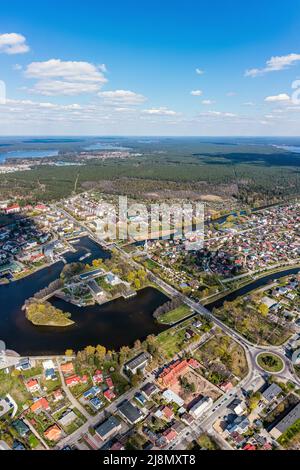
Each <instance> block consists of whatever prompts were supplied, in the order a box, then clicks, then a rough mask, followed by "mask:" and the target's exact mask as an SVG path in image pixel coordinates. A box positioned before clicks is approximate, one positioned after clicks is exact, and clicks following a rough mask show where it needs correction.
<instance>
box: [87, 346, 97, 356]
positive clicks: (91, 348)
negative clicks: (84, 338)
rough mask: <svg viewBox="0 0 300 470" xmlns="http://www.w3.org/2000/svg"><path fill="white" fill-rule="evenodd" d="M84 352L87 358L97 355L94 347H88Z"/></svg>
mask: <svg viewBox="0 0 300 470" xmlns="http://www.w3.org/2000/svg"><path fill="white" fill-rule="evenodd" d="M84 350H85V352H86V355H87V356H93V355H94V354H95V351H96V348H95V347H94V346H86V347H85V348H84Z"/></svg>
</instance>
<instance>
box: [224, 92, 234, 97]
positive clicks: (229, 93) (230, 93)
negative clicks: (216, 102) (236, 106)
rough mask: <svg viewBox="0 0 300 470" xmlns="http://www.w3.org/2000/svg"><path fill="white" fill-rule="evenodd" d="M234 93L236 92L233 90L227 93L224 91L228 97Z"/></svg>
mask: <svg viewBox="0 0 300 470" xmlns="http://www.w3.org/2000/svg"><path fill="white" fill-rule="evenodd" d="M236 95H237V93H236V92H235V91H229V92H228V93H226V96H229V97H231V96H236Z"/></svg>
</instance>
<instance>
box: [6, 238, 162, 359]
mask: <svg viewBox="0 0 300 470" xmlns="http://www.w3.org/2000/svg"><path fill="white" fill-rule="evenodd" d="M74 248H76V250H77V251H76V253H68V254H66V255H65V258H66V260H67V262H73V261H77V260H78V259H79V258H80V257H81V256H82V255H83V254H86V253H87V252H91V256H90V257H88V258H86V259H85V263H90V262H91V261H92V259H95V258H106V257H108V256H109V253H108V252H106V251H105V250H103V249H102V248H101V247H100V246H99V245H98V244H96V243H95V242H93V241H92V240H91V239H90V238H88V237H83V238H81V239H80V240H79V242H78V244H75V245H74ZM63 266H64V265H63V263H62V262H58V263H55V264H53V265H52V266H49V267H47V268H43V269H41V270H40V271H37V272H36V273H34V274H32V275H30V276H28V277H26V278H23V279H20V280H19V281H15V282H11V283H10V284H7V285H2V286H0V339H2V340H3V341H5V343H6V346H7V348H8V349H13V350H15V351H17V352H18V353H19V354H21V355H46V354H62V353H64V351H65V350H66V349H68V348H72V349H75V350H79V349H82V348H84V347H85V346H87V345H89V344H91V345H97V344H102V345H104V346H106V347H107V348H109V349H118V348H120V347H121V346H123V345H131V344H133V342H134V341H135V340H136V339H143V338H145V337H146V336H148V335H149V334H158V333H159V332H160V331H163V330H164V329H165V327H163V326H161V325H159V324H157V323H156V322H155V321H154V319H153V316H152V314H153V312H154V310H155V309H156V308H157V307H159V306H160V305H162V304H163V303H164V302H166V301H167V300H168V297H166V296H165V295H164V294H163V293H161V292H160V291H158V290H156V289H154V288H151V287H148V288H146V289H143V290H141V291H139V292H138V294H137V296H136V297H133V298H131V299H128V300H124V299H117V300H114V301H112V302H109V303H107V304H105V305H102V306H99V305H95V306H90V307H83V308H79V307H76V306H74V305H72V304H66V303H65V302H64V301H62V300H60V299H56V298H53V300H52V303H53V304H54V305H56V306H58V307H59V308H62V309H63V310H64V311H69V312H71V313H72V319H73V320H74V321H75V322H76V324H75V325H72V326H70V327H67V328H56V327H40V326H39V327H38V326H34V325H32V323H30V322H29V321H28V320H27V319H26V317H25V315H24V312H22V310H21V308H22V305H23V304H24V302H25V300H26V299H27V298H29V297H32V296H33V294H34V293H35V292H37V291H39V290H41V289H42V288H44V287H46V286H47V285H48V284H49V283H50V282H52V281H54V280H55V279H57V278H58V277H59V275H60V273H61V270H62V269H63Z"/></svg>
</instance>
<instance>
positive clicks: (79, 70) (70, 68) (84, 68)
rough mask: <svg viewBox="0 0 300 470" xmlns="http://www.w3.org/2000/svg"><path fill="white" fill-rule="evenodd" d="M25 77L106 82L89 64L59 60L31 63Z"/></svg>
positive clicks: (96, 68)
mask: <svg viewBox="0 0 300 470" xmlns="http://www.w3.org/2000/svg"><path fill="white" fill-rule="evenodd" d="M25 76H26V77H28V78H37V79H52V78H63V79H64V80H70V81H73V80H74V81H79V82H98V83H105V82H106V81H107V80H106V78H105V77H104V75H103V73H102V72H101V70H100V67H99V66H98V67H97V66H95V65H93V64H90V63H89V62H76V61H62V60H60V59H50V60H48V61H46V62H32V63H31V64H29V65H28V67H27V69H26V71H25Z"/></svg>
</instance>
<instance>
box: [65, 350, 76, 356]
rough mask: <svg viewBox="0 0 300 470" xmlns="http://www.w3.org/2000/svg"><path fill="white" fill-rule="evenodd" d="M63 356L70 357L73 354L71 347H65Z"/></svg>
mask: <svg viewBox="0 0 300 470" xmlns="http://www.w3.org/2000/svg"><path fill="white" fill-rule="evenodd" d="M65 356H67V357H72V356H74V351H73V349H66V352H65Z"/></svg>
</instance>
